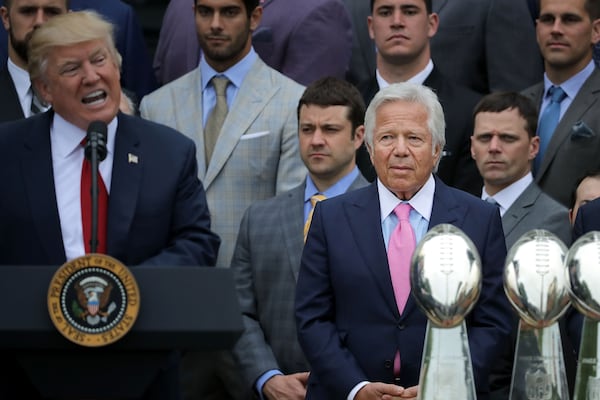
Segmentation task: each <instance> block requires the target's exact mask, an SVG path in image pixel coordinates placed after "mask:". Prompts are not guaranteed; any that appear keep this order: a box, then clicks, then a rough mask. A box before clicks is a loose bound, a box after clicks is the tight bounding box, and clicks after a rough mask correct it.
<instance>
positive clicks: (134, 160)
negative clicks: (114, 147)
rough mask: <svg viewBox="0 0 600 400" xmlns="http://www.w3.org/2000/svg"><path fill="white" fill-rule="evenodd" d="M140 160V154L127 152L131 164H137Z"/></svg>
mask: <svg viewBox="0 0 600 400" xmlns="http://www.w3.org/2000/svg"><path fill="white" fill-rule="evenodd" d="M138 161H139V159H138V156H136V155H135V154H131V153H127V162H128V163H129V164H137V163H138Z"/></svg>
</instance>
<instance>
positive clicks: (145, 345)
mask: <svg viewBox="0 0 600 400" xmlns="http://www.w3.org/2000/svg"><path fill="white" fill-rule="evenodd" d="M56 270H57V267H34V266H27V267H25V266H15V267H10V266H2V267H0V304H2V305H3V308H4V316H3V318H0V354H2V353H4V354H5V355H7V356H8V355H12V356H10V357H15V358H14V360H16V362H18V364H19V365H20V366H21V367H22V368H23V370H24V371H25V372H26V374H27V376H28V377H29V380H30V381H31V383H32V384H33V385H34V386H35V387H36V388H37V390H38V391H39V393H40V394H41V396H42V398H52V399H54V398H60V399H82V398H85V399H116V398H118V399H138V398H142V397H143V398H146V397H145V396H147V395H148V390H152V389H148V388H149V387H150V388H153V387H154V386H152V385H154V384H155V382H156V378H157V376H159V375H160V374H162V373H164V371H168V370H172V369H173V368H177V359H178V354H179V352H173V350H180V351H182V352H183V351H187V350H192V351H200V352H202V351H215V350H225V349H229V348H231V347H233V345H234V344H235V342H236V340H237V339H238V337H239V336H240V334H241V332H242V330H243V324H242V318H241V313H240V308H239V304H238V300H237V295H236V292H235V288H234V285H233V278H232V273H231V271H230V270H228V269H218V268H204V267H133V268H131V269H130V270H131V272H132V273H133V275H134V276H135V278H136V281H137V283H138V287H139V290H140V310H139V314H138V317H137V320H136V322H135V324H134V325H133V327H132V329H131V331H129V333H127V334H126V335H125V337H123V338H122V339H121V340H119V341H118V342H116V343H113V344H110V345H107V346H104V347H98V348H87V347H80V346H78V345H76V344H74V343H72V342H70V341H69V340H68V339H66V338H65V337H63V336H62V335H61V334H60V333H59V332H58V330H57V329H56V328H55V327H54V325H53V324H52V321H51V319H50V316H49V313H48V306H47V295H48V287H49V285H50V281H51V280H52V276H53V275H54V272H55V271H56ZM4 361H7V360H4ZM5 365H6V364H5ZM165 368H166V369H165ZM161 371H162V372H161ZM157 374H158V375H157ZM167 379H168V378H167ZM99 382H102V383H103V384H101V385H100V384H99ZM171 382H172V379H171ZM151 394H152V393H151ZM0 397H1V396H0ZM150 398H156V397H152V396H151V397H150ZM158 398H161V399H162V398H166V397H163V396H162V395H161V396H158Z"/></svg>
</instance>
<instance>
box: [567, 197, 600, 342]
mask: <svg viewBox="0 0 600 400" xmlns="http://www.w3.org/2000/svg"><path fill="white" fill-rule="evenodd" d="M591 231H600V199H596V200H594V201H591V202H589V203H587V204H584V205H583V206H582V207H581V208H580V209H579V210H578V211H577V217H576V218H575V223H574V224H573V243H575V241H576V240H577V239H579V238H580V237H581V236H583V235H584V234H586V233H588V232H591ZM565 320H566V323H567V332H568V334H569V339H570V340H571V343H572V344H573V349H574V350H575V351H576V352H578V351H579V346H580V345H581V331H582V329H583V315H582V314H581V313H579V312H578V311H577V310H576V309H575V307H573V306H572V307H571V308H569V310H568V311H567V315H566V317H565Z"/></svg>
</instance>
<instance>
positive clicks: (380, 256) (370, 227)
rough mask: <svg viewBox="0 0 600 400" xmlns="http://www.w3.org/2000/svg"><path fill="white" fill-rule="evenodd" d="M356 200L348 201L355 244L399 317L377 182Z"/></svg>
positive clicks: (346, 209) (346, 204) (391, 309)
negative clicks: (384, 239)
mask: <svg viewBox="0 0 600 400" xmlns="http://www.w3.org/2000/svg"><path fill="white" fill-rule="evenodd" d="M355 199H356V200H355V201H354V202H352V203H349V202H348V203H345V204H344V206H345V212H346V219H347V220H348V223H349V224H350V229H351V231H352V235H353V236H354V238H355V243H354V244H355V246H356V248H357V249H358V253H359V254H361V255H362V257H363V261H364V263H365V265H366V266H367V268H369V269H370V270H371V273H372V274H373V276H374V277H375V281H376V282H377V286H379V289H380V290H381V293H382V295H383V297H384V299H385V302H386V304H387V305H388V307H389V308H390V311H391V312H392V313H394V315H395V316H396V317H399V313H398V307H397V306H396V299H395V297H394V289H393V287H392V281H391V278H390V268H389V264H388V260H387V251H386V249H385V242H384V241H383V233H382V231H381V216H380V208H379V194H378V193H377V183H376V182H374V183H372V184H371V185H370V186H369V187H368V189H367V190H365V192H364V195H363V196H360V197H355ZM373 243H374V244H373Z"/></svg>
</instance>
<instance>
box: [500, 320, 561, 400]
mask: <svg viewBox="0 0 600 400" xmlns="http://www.w3.org/2000/svg"><path fill="white" fill-rule="evenodd" d="M509 399H510V400H568V399H569V386H568V385H567V375H566V372H565V362H564V358H563V351H562V342H561V340H560V329H559V327H558V323H557V322H555V323H553V324H552V325H550V326H548V327H546V328H541V329H538V328H534V327H532V326H530V325H527V324H526V323H524V322H523V321H522V320H521V321H520V322H519V336H518V337H517V346H516V351H515V362H514V367H513V376H512V382H511V385H510V398H509Z"/></svg>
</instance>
